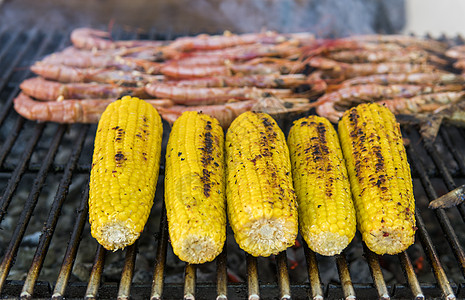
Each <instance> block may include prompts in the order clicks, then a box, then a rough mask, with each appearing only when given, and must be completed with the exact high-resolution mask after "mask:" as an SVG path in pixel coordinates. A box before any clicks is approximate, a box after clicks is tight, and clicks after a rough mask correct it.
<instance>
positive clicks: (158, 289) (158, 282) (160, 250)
mask: <svg viewBox="0 0 465 300" xmlns="http://www.w3.org/2000/svg"><path fill="white" fill-rule="evenodd" d="M161 213H162V215H161V218H160V234H159V236H158V246H157V256H156V259H155V269H154V272H153V282H152V293H151V300H158V299H161V296H162V294H163V275H164V271H165V263H166V250H167V248H168V224H167V222H166V210H165V205H164V204H163V205H162V210H161Z"/></svg>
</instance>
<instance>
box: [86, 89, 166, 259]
mask: <svg viewBox="0 0 465 300" xmlns="http://www.w3.org/2000/svg"><path fill="white" fill-rule="evenodd" d="M162 132H163V127H162V123H161V118H160V116H159V115H158V112H157V111H156V110H155V109H154V108H153V107H152V106H151V105H150V104H148V103H147V102H145V101H143V100H140V99H138V98H131V97H129V96H125V97H123V98H122V99H121V100H117V101H115V102H113V103H112V104H110V105H109V106H108V107H107V108H106V110H105V112H104V113H103V114H102V117H101V119H100V121H99V123H98V128H97V133H96V137H95V145H94V154H93V161H92V170H91V174H90V189H89V221H90V225H91V233H92V236H93V237H94V238H96V239H97V241H98V242H99V243H100V244H101V245H102V246H104V247H105V248H106V249H108V250H118V249H122V248H124V247H126V246H129V245H131V244H133V243H134V242H135V241H136V240H137V238H138V237H139V235H140V233H141V231H142V230H143V229H144V226H145V223H146V222H147V218H148V216H149V213H150V209H151V207H152V203H153V197H154V194H155V187H156V184H157V179H158V169H159V162H160V150H161V139H162Z"/></svg>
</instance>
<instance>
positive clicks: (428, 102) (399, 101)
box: [378, 91, 465, 114]
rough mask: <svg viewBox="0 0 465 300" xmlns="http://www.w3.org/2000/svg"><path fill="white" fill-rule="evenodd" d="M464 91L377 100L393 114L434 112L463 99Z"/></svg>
mask: <svg viewBox="0 0 465 300" xmlns="http://www.w3.org/2000/svg"><path fill="white" fill-rule="evenodd" d="M464 97H465V91H460V92H443V93H434V94H426V95H420V96H416V97H412V98H394V99H386V100H382V101H379V102H378V103H380V104H383V105H385V106H386V107H387V108H389V109H390V110H391V111H392V112H393V113H395V114H419V113H435V112H439V111H441V110H442V109H445V108H447V107H448V105H451V104H456V103H458V102H459V101H461V100H463V99H464Z"/></svg>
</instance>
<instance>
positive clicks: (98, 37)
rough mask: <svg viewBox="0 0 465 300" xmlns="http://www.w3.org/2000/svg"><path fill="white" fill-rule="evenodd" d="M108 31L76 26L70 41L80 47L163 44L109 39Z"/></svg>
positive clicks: (129, 46)
mask: <svg viewBox="0 0 465 300" xmlns="http://www.w3.org/2000/svg"><path fill="white" fill-rule="evenodd" d="M108 38H110V33H108V32H106V31H101V30H96V29H91V28H77V29H75V30H73V31H72V32H71V42H72V43H73V45H74V46H75V47H76V48H81V49H88V50H92V49H115V48H122V47H126V48H131V47H141V46H144V47H160V46H162V45H164V44H165V42H161V41H148V40H147V41H145V40H130V41H111V40H109V39H108Z"/></svg>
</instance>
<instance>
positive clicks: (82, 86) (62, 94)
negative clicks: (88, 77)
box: [20, 77, 149, 101]
mask: <svg viewBox="0 0 465 300" xmlns="http://www.w3.org/2000/svg"><path fill="white" fill-rule="evenodd" d="M20 88H21V90H22V91H23V93H25V94H26V95H28V96H31V97H34V98H35V99H38V100H42V101H55V100H57V99H95V98H120V97H122V96H125V95H131V96H134V97H138V98H149V96H148V94H147V93H146V92H145V89H144V87H139V88H137V87H123V86H118V85H115V84H101V83H60V82H56V81H49V80H45V79H43V78H41V77H34V78H29V79H26V80H24V81H23V82H22V83H21V84H20Z"/></svg>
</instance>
